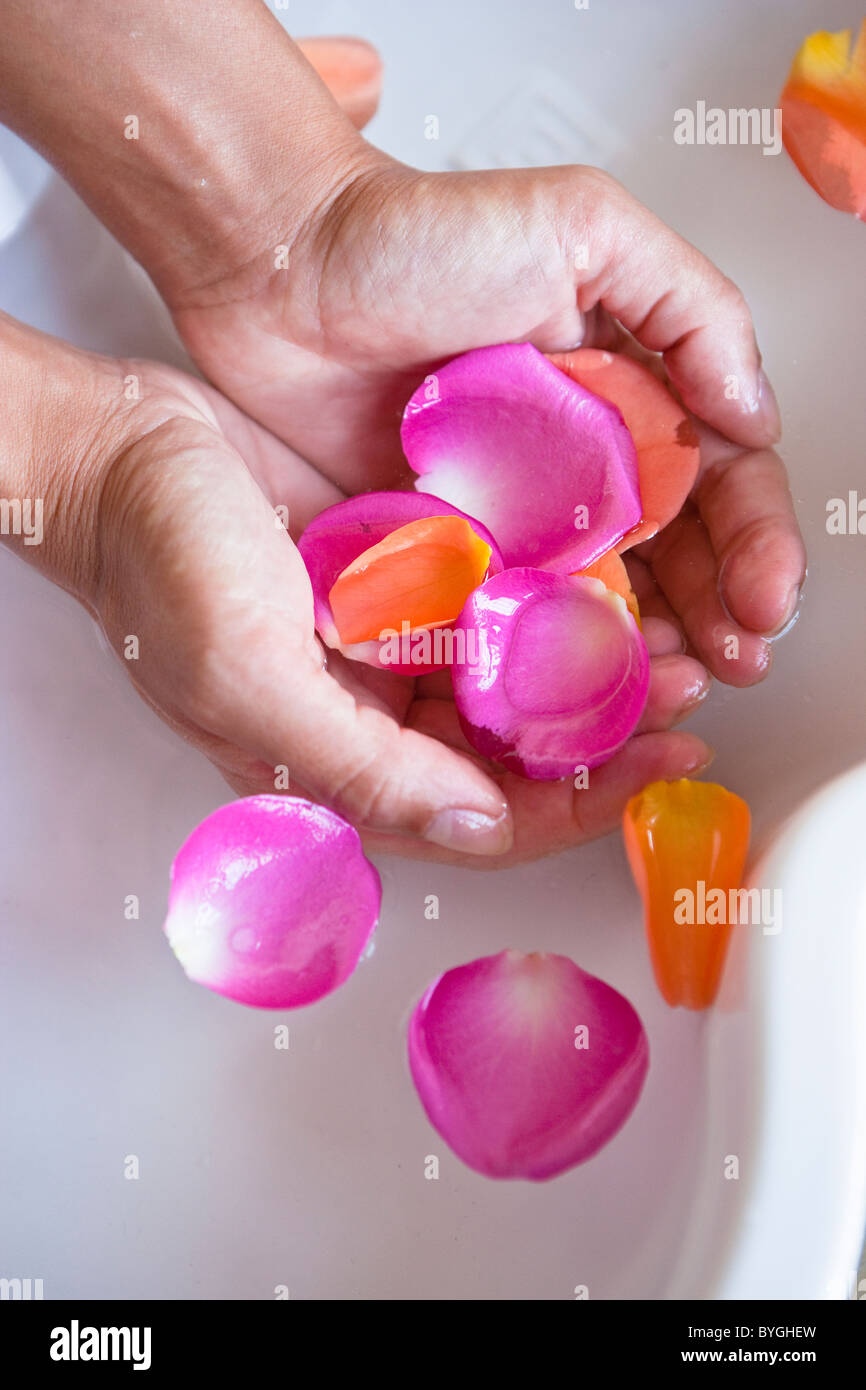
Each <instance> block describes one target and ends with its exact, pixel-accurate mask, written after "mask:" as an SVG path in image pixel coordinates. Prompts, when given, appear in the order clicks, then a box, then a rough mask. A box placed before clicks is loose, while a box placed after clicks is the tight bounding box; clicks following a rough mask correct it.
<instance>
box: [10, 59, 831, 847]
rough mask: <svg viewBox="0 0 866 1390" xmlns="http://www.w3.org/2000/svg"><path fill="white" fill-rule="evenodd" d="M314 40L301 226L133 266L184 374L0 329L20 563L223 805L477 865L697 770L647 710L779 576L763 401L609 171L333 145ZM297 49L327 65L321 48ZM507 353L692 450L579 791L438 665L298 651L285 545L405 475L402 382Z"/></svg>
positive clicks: (746, 673) (361, 83) (754, 618)
mask: <svg viewBox="0 0 866 1390" xmlns="http://www.w3.org/2000/svg"><path fill="white" fill-rule="evenodd" d="M339 43H340V49H339V52H338V57H339V64H338V67H339V70H340V73H341V76H342V80H341V83H340V86H339V87H338V89H337V90H336V92H335V96H336V98H337V99H338V100H339V101H340V104H341V105H342V106H343V108H344V112H345V115H344V117H342V118H340V119H341V124H340V126H339V130H340V131H341V136H340V138H339V139H338V140H334V139H333V136H332V135H331V136H329V141H328V145H329V147H328V149H327V150H324V149H321V150H320V151H319V152H318V154H317V161H318V165H319V167H318V172H317V179H318V185H317V187H318V189H319V191H318V193H317V196H316V198H315V199H314V200H312V205H311V206H310V207H309V209H308V210H307V211H306V212H305V215H304V217H303V219H301V220H300V221H298V219H296V218H293V217H290V216H289V215H288V214H287V215H286V216H285V218H283V217H282V216H281V214H280V209H279V208H278V207H269V208H268V210H267V215H263V214H262V213H261V212H259V211H258V210H256V211H255V213H254V215H253V216H252V218H251V220H250V222H249V223H248V224H247V225H245V226H244V227H243V228H242V235H237V236H236V237H235V238H234V239H233V241H232V244H231V246H230V248H229V254H227V255H225V256H224V257H223V262H222V263H221V264H220V266H219V269H218V272H217V273H216V274H214V273H212V256H211V254H210V252H208V253H207V254H205V251H204V249H203V252H202V256H201V258H200V259H197V257H196V255H195V254H194V251H193V252H190V250H189V247H185V248H184V252H183V256H182V257H179V258H178V259H177V261H176V262H174V263H172V265H171V273H170V274H169V273H167V272H166V265H167V264H168V261H169V259H170V254H171V253H170V248H169V249H167V250H166V252H165V256H166V264H161V265H157V266H150V265H148V264H147V262H146V261H145V266H146V268H147V269H149V270H151V272H152V273H153V275H154V278H155V280H156V282H157V284H158V285H160V288H161V289H162V292H163V294H164V297H165V298H166V301H167V303H168V306H169V309H170V310H171V313H172V315H173V318H174V322H175V324H176V326H177V329H178V331H179V333H180V335H181V337H182V339H183V342H184V344H185V345H186V348H187V350H188V352H189V353H190V355H191V357H192V359H193V361H194V362H195V364H196V365H197V367H198V368H199V369H200V371H201V373H202V374H203V376H204V378H205V379H206V381H205V382H203V381H201V380H198V379H196V378H195V377H193V376H191V375H186V374H184V373H182V372H179V371H176V370H174V369H172V368H169V367H167V366H164V365H159V364H157V363H154V362H144V361H114V360H111V359H107V358H99V357H96V356H93V355H91V354H85V353H81V352H78V351H77V350H75V349H72V348H69V347H67V346H65V345H60V344H58V343H57V342H56V341H54V340H51V339H46V338H43V337H41V336H40V335H36V334H34V333H31V332H30V330H25V329H23V328H20V326H17V325H12V324H7V327H6V333H7V342H8V341H9V335H11V337H12V338H13V339H14V340H15V342H16V345H17V348H18V351H19V353H20V354H21V355H22V357H23V358H24V359H26V360H27V361H28V363H29V364H30V367H31V368H33V370H34V371H39V372H42V373H43V374H44V378H45V379H46V380H50V383H51V384H50V386H47V387H46V388H45V389H46V391H47V393H48V396H49V398H50V401H49V403H53V405H52V408H51V409H43V410H42V415H41V423H40V424H39V426H38V428H37V429H36V430H35V434H34V442H33V445H32V447H33V449H34V450H37V449H39V450H41V451H42V456H43V457H45V458H50V459H52V460H53V465H52V467H53V471H52V474H51V477H50V479H49V480H48V482H47V483H46V489H45V492H46V523H45V524H46V542H45V545H44V546H43V547H41V548H36V547H34V548H32V549H30V550H25V549H24V548H23V547H22V549H21V553H22V554H23V555H25V557H26V558H27V559H29V560H30V561H31V562H33V563H36V564H37V565H41V567H42V568H43V569H45V570H46V572H48V573H49V574H50V576H51V577H52V578H53V579H54V580H55V581H57V582H59V583H61V584H62V585H63V586H64V587H66V588H67V589H69V590H70V591H71V592H73V593H74V594H75V595H76V596H77V597H78V598H79V599H80V600H81V601H82V602H83V603H84V604H85V605H86V606H87V607H88V608H89V609H90V610H91V612H92V613H93V614H94V616H95V617H96V618H97V620H98V621H99V622H100V623H101V625H102V627H103V629H104V631H105V633H106V635H107V637H108V639H109V641H110V643H111V644H112V646H113V647H114V648H115V650H116V651H117V652H118V653H119V654H121V656H122V655H123V653H124V651H125V650H126V651H127V652H128V651H129V646H128V640H127V639H128V638H129V637H130V636H131V635H132V636H135V637H137V639H138V644H137V648H138V656H137V659H135V660H126V661H125V666H126V669H127V671H128V673H129V676H130V678H131V679H132V681H133V682H134V684H135V685H136V687H137V689H138V691H139V692H140V694H141V695H142V696H143V697H144V699H145V700H146V701H147V702H148V703H149V704H150V705H151V706H152V707H153V708H154V709H155V710H156V712H157V713H158V714H159V715H160V717H161V718H162V719H163V720H165V722H166V723H167V724H169V725H170V726H171V727H172V728H173V729H175V730H176V731H177V732H178V733H179V734H181V735H182V736H183V737H184V738H185V739H187V740H188V741H189V742H190V743H192V744H193V745H194V746H195V747H196V748H198V749H200V750H201V751H202V752H203V753H204V754H205V755H206V756H207V757H208V758H209V759H210V760H211V761H212V762H213V763H214V764H215V765H216V766H217V768H218V769H219V770H220V772H221V773H222V774H223V775H224V776H225V778H226V780H227V781H228V782H229V784H230V785H231V787H232V788H233V789H234V790H235V791H236V792H238V793H240V794H243V795H250V794H255V793H261V792H273V791H274V789H275V769H277V768H282V767H287V768H288V771H289V789H290V791H292V792H293V793H295V794H297V795H302V796H307V797H311V798H313V799H315V800H320V801H323V802H326V803H327V804H328V805H330V806H332V807H334V808H335V809H336V810H338V811H339V812H341V813H342V814H343V815H344V816H346V817H347V818H348V819H349V820H351V821H352V822H353V823H355V824H356V825H357V826H358V827H359V828H361V829H362V830H363V832H364V836H365V841H366V842H367V844H368V846H369V847H370V848H372V849H374V850H375V849H387V850H391V851H396V852H402V853H409V854H413V855H418V856H424V857H428V858H437V859H452V860H454V861H455V862H461V863H465V864H474V865H476V866H479V867H494V866H497V865H504V864H509V863H513V862H516V861H518V860H521V859H527V858H532V857H535V856H538V855H541V854H545V853H548V852H551V851H553V850H557V849H562V848H565V847H568V846H570V845H574V844H577V843H579V842H581V841H583V840H585V839H588V838H591V837H593V836H596V835H599V834H601V833H604V832H606V831H608V830H610V829H611V828H612V827H613V826H614V825H616V823H617V821H618V819H619V817H620V815H621V813H622V809H623V806H624V804H625V801H626V800H627V799H628V797H629V796H631V795H633V794H634V793H635V792H637V791H638V790H640V788H641V787H642V786H644V785H645V784H646V783H648V782H650V781H653V780H655V779H657V778H667V779H673V778H677V777H682V776H689V775H693V774H696V773H698V772H699V771H701V770H702V769H703V768H704V767H706V766H707V765H708V763H709V761H710V759H711V757H712V753H711V750H710V749H708V748H707V746H706V745H705V744H704V743H703V742H702V740H701V739H699V738H697V737H695V736H693V735H690V734H688V733H685V732H680V731H675V729H674V726H675V725H676V724H677V723H678V722H679V721H680V720H681V719H683V717H684V716H685V715H687V714H688V713H689V712H690V711H691V710H692V709H694V708H695V707H696V706H697V705H698V704H699V703H700V702H701V701H702V699H703V698H704V697H705V695H706V694H707V692H708V690H709V687H710V684H711V680H712V678H713V677H715V678H717V679H719V680H721V681H724V682H726V683H728V684H731V685H736V686H746V685H751V684H753V683H755V682H757V681H759V680H761V679H762V678H763V677H764V676H765V675H766V674H767V672H768V670H769V667H770V660H771V647H770V640H771V638H772V636H773V635H774V634H776V633H778V632H779V631H781V630H782V629H783V628H784V627H785V626H786V624H787V623H788V622H789V621H790V619H791V617H792V615H793V613H794V612H795V609H796V605H797V601H798V594H799V588H800V584H801V581H802V578H803V573H804V553H803V546H802V541H801V539H800V535H799V532H798V529H797V525H796V521H795V519H794V514H793V509H792V503H791V498H790V494H789V490H788V486H787V482H786V477H785V471H784V468H783V465H782V463H781V461H780V459H779V458H778V456H777V455H776V453H775V452H773V449H772V447H771V446H772V445H773V443H774V442H775V441H776V440H777V438H778V434H779V419H778V413H777V409H776V405H775V401H774V397H773V394H772V390H771V388H770V386H769V383H768V382H767V380H766V377H765V376H764V374H763V372H762V370H761V359H760V354H759V351H758V348H757V344H756V341H755V336H754V331H753V326H752V321H751V317H750V314H749V310H748V308H747V305H746V303H745V301H744V299H743V296H742V294H741V293H740V292H739V290H738V289H737V288H736V287H735V286H734V285H733V284H732V283H731V282H730V280H728V279H727V278H726V277H725V276H724V275H723V274H722V273H721V272H720V271H719V270H718V269H716V268H715V267H714V266H713V265H712V264H711V263H710V262H709V261H708V260H706V259H705V258H704V257H703V256H702V255H701V254H700V253H699V252H698V251H696V250H695V249H694V248H693V247H692V246H691V245H689V244H688V243H687V242H685V241H684V240H682V239H681V238H680V237H679V236H678V235H676V234H675V233H674V232H673V231H671V230H670V229H669V228H668V227H666V226H665V225H664V224H663V223H662V222H660V221H659V220H658V219H657V218H656V217H655V216H654V215H653V214H652V213H650V212H649V211H648V210H647V209H646V208H645V207H643V206H642V205H640V204H639V203H638V202H636V201H635V200H634V199H633V198H632V197H631V196H630V195H629V194H628V193H627V192H626V190H625V189H624V188H623V187H622V186H620V185H619V184H618V183H617V182H616V181H615V180H614V179H612V178H611V177H609V176H608V175H606V174H605V173H603V172H601V171H599V170H597V169H593V168H588V167H557V168H549V169H532V170H502V171H490V172H478V173H459V174H450V173H445V174H442V173H435V174H431V173H425V172H419V171H416V170H413V169H410V168H407V167H405V166H404V165H402V164H399V163H397V162H396V161H394V160H393V159H391V158H389V157H388V156H386V155H384V154H383V153H381V152H380V151H378V150H377V149H375V148H373V147H372V146H371V145H370V144H369V143H368V142H367V141H366V140H365V139H364V138H363V137H362V136H361V135H360V133H359V131H360V128H361V127H362V126H363V124H364V123H365V121H366V119H367V118H368V117H369V116H370V115H371V114H372V112H373V110H374V109H375V105H376V102H377V99H378V83H379V69H378V63H377V61H376V58H375V55H374V54H373V53H372V51H371V50H369V49H368V48H367V47H366V46H365V45H362V44H361V43H360V42H358V41H348V40H347V41H339ZM305 51H306V53H307V56H308V58H309V59H310V61H312V63H313V64H314V65H317V66H319V67H320V68H321V69H322V71H323V73H324V74H325V76H327V70H328V63H329V60H330V58H332V57H333V54H334V51H335V50H334V49H333V47H331V48H329V47H328V42H327V41H321V42H318V43H317V42H315V41H314V42H312V43H311V44H310V45H309V46H307V47H306V50H305ZM347 73H348V78H347ZM353 74H354V78H353ZM227 99H230V94H229V97H228V98H227ZM262 99H263V100H266V99H267V94H266V93H263V96H262ZM332 100H333V98H332ZM315 138H316V132H315V130H313V131H312V132H311V134H310V139H311V140H314V139H315ZM274 158H275V159H279V151H278V150H275V152H274ZM292 180H293V171H292V169H290V168H287V169H286V170H285V175H284V186H285V188H286V189H287V190H289V189H290V188H291V186H292ZM289 196H290V195H289V193H288V192H287V193H286V198H287V199H288V198H289ZM284 225H291V226H292V227H293V231H292V235H291V238H290V240H289V241H288V242H285V241H283V237H282V236H281V231H280V229H281V227H282V226H284ZM133 240H134V239H133ZM133 249H135V247H134V246H133ZM578 253H579V254H578ZM524 340H528V341H529V342H531V343H533V344H534V345H535V346H536V347H538V348H539V349H541V350H542V351H547V352H551V351H561V350H564V349H568V348H573V347H575V346H576V345H578V344H583V345H587V346H602V347H607V348H613V349H615V350H620V351H630V352H635V353H637V354H639V355H640V356H641V357H642V359H643V360H649V355H650V354H656V355H657V356H655V357H653V358H652V361H653V362H654V364H655V366H656V369H657V370H658V371H660V372H665V373H666V376H667V379H668V381H669V382H670V384H671V385H672V387H673V388H674V389H675V391H676V392H677V393H678V394H679V395H680V397H681V399H682V401H683V403H684V404H685V406H686V407H687V408H688V409H689V410H690V411H691V412H692V413H693V415H694V416H695V418H696V423H698V427H699V430H700V433H701V438H702V467H701V471H700V474H699V478H698V481H697V484H696V486H695V488H694V490H693V493H692V495H691V497H690V498H689V499H688V501H687V502H686V504H685V506H684V508H683V510H682V512H681V514H680V515H679V516H678V517H677V518H676V520H675V521H674V522H672V523H671V524H670V525H669V526H667V527H666V528H665V530H664V531H663V532H662V533H661V534H659V535H658V536H656V537H655V538H653V539H652V540H650V541H649V542H646V543H644V544H643V545H641V546H639V547H638V548H637V550H636V551H632V552H630V553H629V557H628V566H629V571H630V574H631V577H632V581H633V584H634V587H635V590H636V592H637V595H638V599H639V602H640V608H641V614H642V618H643V624H644V634H645V637H646V640H647V644H648V647H649V650H650V654H651V657H652V677H651V685H650V694H649V700H648V703H647V706H646V709H645V712H644V715H643V718H642V720H641V723H640V726H639V728H638V730H637V732H636V733H635V735H634V737H632V738H631V739H630V741H629V742H628V744H627V745H626V746H625V747H624V748H623V749H622V750H621V752H619V753H618V754H617V755H616V756H615V757H614V758H612V759H611V760H610V761H609V762H608V763H607V764H605V765H604V766H603V767H600V768H598V769H596V770H595V771H593V772H592V774H591V775H590V785H589V786H588V787H586V788H583V787H581V788H579V789H576V788H575V787H574V786H573V785H572V784H571V782H570V780H568V779H566V780H565V781H562V782H556V783H534V782H530V781H526V780H523V779H521V778H519V777H517V776H514V775H512V774H509V773H504V772H502V771H501V770H500V769H497V768H496V767H494V766H492V765H489V764H487V763H485V761H484V760H483V759H482V758H479V757H478V756H477V755H476V754H475V753H474V752H473V751H472V750H471V749H470V748H469V746H468V745H467V743H466V741H465V739H464V738H463V736H462V734H461V731H460V728H459V725H458V721H457V716H456V712H455V707H454V703H453V700H452V697H451V693H450V679H449V676H448V673H447V672H441V673H438V674H435V675H432V676H425V677H422V678H420V679H417V680H414V681H413V680H410V679H406V678H402V677H399V676H396V675H393V674H391V673H388V672H383V671H375V670H373V669H372V668H368V667H365V666H363V665H360V664H358V663H352V662H349V661H347V660H346V659H344V658H343V657H341V656H340V655H339V654H337V653H334V652H330V651H328V652H325V651H324V650H323V648H322V645H321V644H320V642H319V640H318V638H317V637H316V634H315V631H314V624H313V605H312V595H311V589H310V584H309V581H308V578H307V575H306V571H305V568H304V565H303V563H302V561H301V559H300V557H299V554H298V551H297V549H296V546H295V543H294V542H295V540H296V539H297V537H298V536H299V534H300V532H301V531H302V530H303V528H304V526H305V525H306V524H307V522H308V521H309V520H310V519H311V518H312V517H313V516H315V515H316V513H318V512H319V511H321V510H322V509H323V508H325V507H327V506H329V505H331V504H333V503H335V502H337V501H339V500H340V499H341V498H342V497H344V496H346V495H348V494H351V493H356V492H361V491H366V490H369V489H378V488H397V487H403V486H409V485H411V481H412V479H411V475H410V473H409V470H408V468H407V466H406V463H405V460H404V459H403V456H402V452H401V449H400V444H399V424H400V416H401V412H402V408H403V406H404V404H405V402H406V401H407V399H408V398H409V396H410V395H411V394H412V392H413V390H414V389H415V388H416V387H417V386H418V384H419V383H420V382H421V381H422V380H423V378H424V376H425V375H426V374H427V373H428V372H430V371H433V370H435V368H436V366H437V365H439V364H441V363H442V362H444V361H447V360H448V359H450V358H452V357H454V356H456V355H457V354H459V353H462V352H465V351H467V350H469V349H471V348H475V347H479V346H482V345H485V344H493V343H501V342H510V341H524ZM732 382H734V383H736V386H735V388H734V389H733V390H732V389H731V383H732ZM283 508H287V509H288V518H289V524H288V534H287V531H286V529H285V528H284V526H283V525H282V519H284V517H285V512H284V511H283V510H282V509H283ZM732 635H735V636H736V637H737V638H738V647H739V655H738V657H737V658H736V659H734V660H732V659H730V650H731V644H730V642H729V641H728V640H727V639H729V638H730V636H732Z"/></svg>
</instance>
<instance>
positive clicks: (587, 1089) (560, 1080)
mask: <svg viewBox="0 0 866 1390" xmlns="http://www.w3.org/2000/svg"><path fill="white" fill-rule="evenodd" d="M648 1064H649V1048H648V1044H647V1038H646V1034H645V1032H644V1029H643V1025H642V1024H641V1021H640V1019H639V1017H638V1015H637V1013H636V1012H635V1010H634V1009H633V1008H632V1006H631V1004H630V1003H629V1002H628V1000H627V999H625V998H624V997H623V995H621V994H619V993H618V992H617V991H616V990H615V989H612V988H611V987H610V985H607V984H605V983H604V981H603V980H599V979H597V978H596V977H595V976H594V975H588V974H587V973H586V971H584V970H581V969H580V967H579V966H577V965H575V963H574V961H572V960H569V959H568V957H567V956H558V955H547V954H533V955H524V954H523V953H522V952H520V951H502V952H501V953H500V954H499V955H496V956H485V957H484V958H483V959H482V960H475V961H472V962H471V963H470V964H468V965H461V966H458V967H457V968H456V969H454V970H448V971H446V973H445V974H444V975H441V976H440V977H439V979H438V980H436V981H435V983H434V984H432V985H431V986H430V988H429V989H428V990H427V993H426V994H425V995H424V997H423V999H422V1000H421V1002H420V1003H419V1004H418V1006H417V1007H416V1009H415V1011H414V1013H413V1015H412V1019H411V1021H410V1025H409V1065H410V1068H411V1072H412V1079H413V1080H414V1082H415V1086H416V1088H417V1091H418V1094H419V1096H420V1098H421V1102H422V1104H423V1106H424V1109H425V1110H426V1112H427V1115H428V1117H429V1119H430V1122H431V1124H432V1125H433V1126H434V1128H435V1129H437V1130H438V1131H439V1133H440V1134H441V1135H442V1138H443V1139H444V1140H445V1141H446V1143H448V1144H449V1145H450V1146H451V1148H452V1149H453V1150H454V1152H455V1153H456V1154H457V1155H458V1156H459V1157H460V1158H462V1159H463V1161H464V1163H467V1164H468V1165H469V1166H470V1168H475V1169H477V1170H478V1172H480V1173H484V1174H485V1175H486V1176H487V1177H491V1178H531V1179H534V1180H535V1181H542V1180H544V1179H546V1178H552V1177H555V1176H556V1175H557V1174H558V1173H563V1172H565V1170H566V1169H568V1168H573V1167H574V1166H575V1164H578V1163H584V1162H585V1161H586V1160H587V1159H588V1158H591V1157H592V1156H593V1154H595V1153H597V1152H598V1150H599V1149H600V1148H601V1147H602V1146H603V1145H604V1144H607V1143H608V1142H609V1140H611V1139H612V1138H613V1136H614V1135H615V1134H616V1132H617V1131H618V1130H619V1129H620V1128H621V1126H622V1125H623V1124H624V1123H625V1121H626V1120H627V1119H628V1117H629V1115H630V1114H631V1112H632V1110H633V1109H634V1106H635V1104H636V1102H637V1099H638V1096H639V1095H640V1092H641V1088H642V1086H643V1083H644V1079H645V1077H646V1073H647V1067H648Z"/></svg>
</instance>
